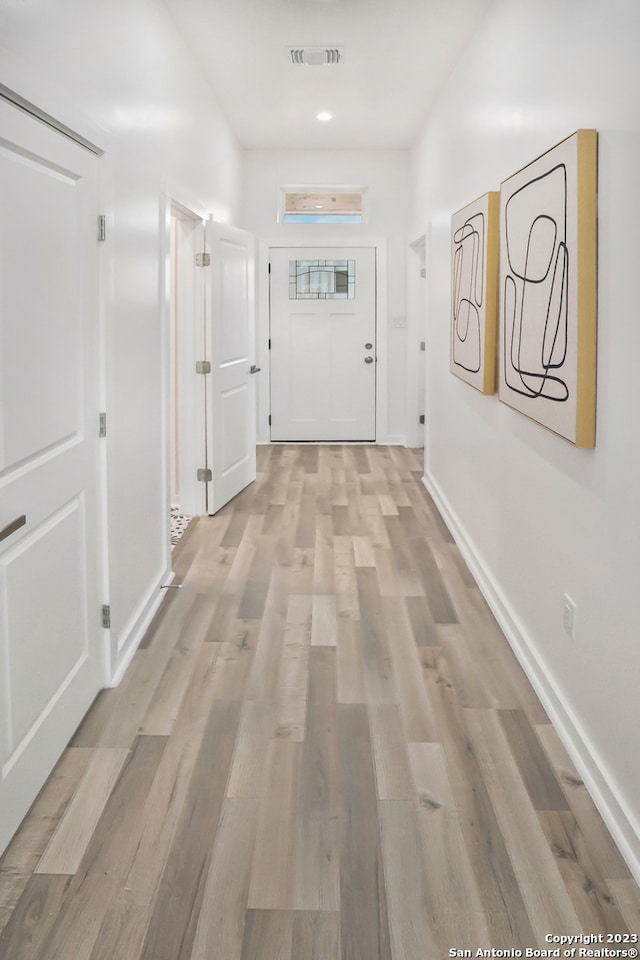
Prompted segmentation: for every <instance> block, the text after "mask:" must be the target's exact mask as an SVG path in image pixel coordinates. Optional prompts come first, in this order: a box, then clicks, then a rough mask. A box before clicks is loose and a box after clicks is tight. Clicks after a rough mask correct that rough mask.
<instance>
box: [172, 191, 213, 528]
mask: <svg viewBox="0 0 640 960" xmlns="http://www.w3.org/2000/svg"><path fill="white" fill-rule="evenodd" d="M204 249H205V225H204V221H203V220H201V219H200V218H199V217H198V216H197V215H196V214H191V213H190V212H187V211H186V208H184V207H181V206H178V205H177V204H176V205H172V214H171V284H170V288H171V306H170V314H171V319H170V336H171V346H170V366H171V370H170V376H169V389H170V392H171V398H170V408H171V410H170V412H171V416H170V426H171V429H170V447H171V451H170V456H171V483H170V493H171V504H175V505H177V506H178V507H179V508H180V512H181V513H185V514H189V515H191V516H197V515H200V514H203V513H205V512H206V511H205V488H204V484H202V483H199V482H198V480H197V469H198V467H201V466H202V465H203V464H204V449H205V444H206V438H205V388H206V380H207V378H206V377H205V376H202V375H200V374H198V373H197V372H196V363H197V361H198V360H202V359H204V356H205V347H204V341H205V321H204V316H205V302H204V301H205V284H204V274H205V273H206V271H205V270H203V269H202V268H201V267H199V266H197V265H196V264H197V256H198V254H199V253H201V252H202V251H203V250H204Z"/></svg>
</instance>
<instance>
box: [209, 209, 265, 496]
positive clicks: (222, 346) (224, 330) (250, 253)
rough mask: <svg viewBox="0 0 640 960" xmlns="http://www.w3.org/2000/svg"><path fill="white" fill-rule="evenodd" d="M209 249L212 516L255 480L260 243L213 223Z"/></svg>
mask: <svg viewBox="0 0 640 960" xmlns="http://www.w3.org/2000/svg"><path fill="white" fill-rule="evenodd" d="M206 246H207V252H208V253H209V254H210V255H211V270H210V283H209V285H208V287H209V290H208V294H207V307H208V309H207V318H206V338H207V343H206V344H205V349H206V352H207V354H208V357H210V361H211V390H210V391H207V400H206V405H207V454H206V461H207V468H209V469H211V473H212V480H211V482H210V483H208V484H207V487H208V489H207V512H208V513H216V512H217V511H218V510H220V508H221V507H223V506H224V505H225V503H228V502H229V500H231V499H232V497H235V496H236V494H238V493H240V491H241V490H244V488H245V487H246V486H247V485H248V484H250V483H252V482H253V481H254V480H255V479H256V391H255V374H258V373H259V371H258V369H257V367H256V366H255V364H254V363H253V359H254V358H253V352H254V343H255V312H254V311H255V306H254V305H255V293H254V282H255V280H254V264H255V249H254V248H255V242H254V238H253V237H252V235H251V234H250V233H247V232H246V230H239V229H237V228H236V227H229V226H226V225H225V224H222V223H216V222H215V221H213V220H210V221H209V222H208V223H207V227H206Z"/></svg>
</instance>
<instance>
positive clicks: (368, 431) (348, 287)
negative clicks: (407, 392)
mask: <svg viewBox="0 0 640 960" xmlns="http://www.w3.org/2000/svg"><path fill="white" fill-rule="evenodd" d="M270 261H271V278H270V279H271V282H270V311H271V353H270V356H271V439H272V440H282V441H309V440H311V441H313V440H315V441H327V442H333V441H343V440H356V441H357V440H370V441H373V440H375V439H376V416H375V411H376V254H375V249H373V248H370V247H361V248H353V247H340V248H334V247H306V248H301V247H292V248H283V247H278V248H272V250H271V256H270Z"/></svg>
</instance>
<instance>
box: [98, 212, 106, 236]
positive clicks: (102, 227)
mask: <svg viewBox="0 0 640 960" xmlns="http://www.w3.org/2000/svg"><path fill="white" fill-rule="evenodd" d="M106 239H107V218H106V216H105V215H104V213H101V214H100V216H99V217H98V240H100V241H102V240H106Z"/></svg>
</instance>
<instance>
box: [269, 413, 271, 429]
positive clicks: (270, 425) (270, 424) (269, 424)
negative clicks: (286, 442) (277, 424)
mask: <svg viewBox="0 0 640 960" xmlns="http://www.w3.org/2000/svg"><path fill="white" fill-rule="evenodd" d="M269 426H271V414H269Z"/></svg>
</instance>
